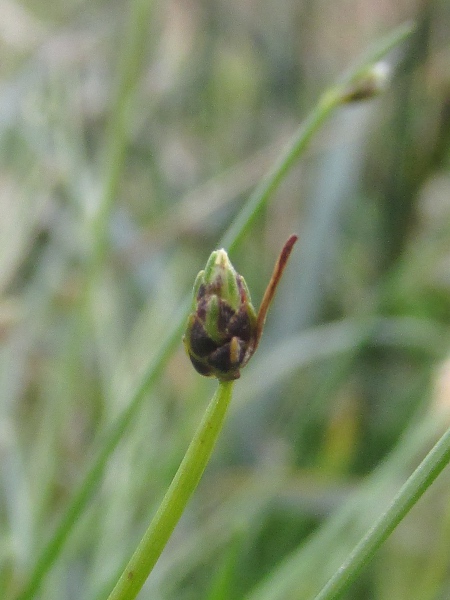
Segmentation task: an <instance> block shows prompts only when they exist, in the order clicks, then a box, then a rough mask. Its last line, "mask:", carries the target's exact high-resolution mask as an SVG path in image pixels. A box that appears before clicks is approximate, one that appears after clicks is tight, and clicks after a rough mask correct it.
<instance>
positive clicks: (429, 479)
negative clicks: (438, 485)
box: [314, 429, 450, 600]
mask: <svg viewBox="0 0 450 600" xmlns="http://www.w3.org/2000/svg"><path fill="white" fill-rule="evenodd" d="M449 462H450V429H449V430H447V432H446V433H445V434H444V435H443V436H442V437H441V438H440V440H439V441H438V442H437V443H436V444H435V446H434V447H433V448H432V450H431V451H430V452H429V453H428V454H427V456H426V457H425V458H424V460H423V461H422V462H421V463H420V465H419V466H418V467H417V469H416V470H415V471H414V473H413V474H412V475H411V476H410V477H409V479H408V480H407V481H406V483H405V484H404V485H403V487H402V488H401V489H400V491H399V492H398V494H397V496H396V497H395V498H394V500H393V501H392V503H391V504H390V506H389V507H388V509H387V510H386V511H385V513H384V514H383V515H381V517H380V518H379V519H378V520H377V521H376V522H375V524H374V525H373V526H372V527H371V528H370V529H369V531H368V532H367V533H366V535H365V536H364V537H363V538H362V540H361V541H360V542H359V543H358V544H357V545H356V546H355V548H354V549H353V551H352V552H351V553H350V555H349V556H348V558H347V560H346V561H345V562H344V563H343V564H342V565H341V567H340V568H339V569H338V571H336V573H335V574H334V575H333V576H332V577H331V579H329V581H328V583H327V584H326V585H325V587H324V588H322V590H321V591H320V592H319V594H318V595H317V596H316V597H315V599H314V600H335V599H336V598H338V597H339V596H340V595H341V594H342V593H343V592H344V591H345V590H346V589H347V588H348V587H349V585H350V584H351V583H352V582H353V581H354V580H355V579H356V577H357V575H358V573H359V572H360V571H361V569H362V568H363V567H364V565H365V564H366V563H367V562H368V561H369V560H370V559H371V558H372V556H373V555H374V553H375V552H376V550H377V549H378V548H379V547H380V546H381V544H383V542H384V541H385V540H386V539H387V538H388V537H389V535H390V534H391V533H392V532H393V531H394V529H395V528H396V527H397V525H398V524H399V523H400V521H401V520H402V519H403V518H404V516H405V515H406V514H407V513H408V512H409V510H410V509H411V508H412V507H413V506H414V504H415V503H416V502H417V501H418V500H419V498H420V497H421V496H422V495H423V493H424V492H425V491H426V490H427V489H428V488H429V487H430V485H431V484H432V483H433V481H434V480H435V479H436V477H437V476H438V475H439V474H440V473H441V471H442V470H443V469H444V468H445V467H446V466H447V465H448V463H449Z"/></svg>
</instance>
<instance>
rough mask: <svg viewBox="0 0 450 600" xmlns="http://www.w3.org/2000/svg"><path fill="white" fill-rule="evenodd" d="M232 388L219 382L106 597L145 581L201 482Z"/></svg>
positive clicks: (120, 596)
mask: <svg viewBox="0 0 450 600" xmlns="http://www.w3.org/2000/svg"><path fill="white" fill-rule="evenodd" d="M232 389H233V382H232V381H225V382H220V383H219V386H218V388H217V391H216V393H215V394H214V396H213V398H212V400H211V402H210V403H209V406H208V408H207V409H206V412H205V414H204V415H203V419H202V421H201V423H200V426H199V428H198V429H197V431H196V433H195V435H194V437H193V439H192V442H191V443H190V445H189V448H188V449H187V452H186V454H185V456H184V458H183V461H182V463H181V465H180V467H179V469H178V471H177V473H176V475H175V477H174V478H173V481H172V483H171V484H170V487H169V489H168V490H167V493H166V495H165V496H164V499H163V501H162V503H161V505H160V507H159V509H158V510H157V512H156V514H155V516H154V517H153V520H152V522H151V523H150V526H149V528H148V529H147V531H146V532H145V534H144V537H143V538H142V540H141V542H140V543H139V545H138V547H137V548H136V551H135V553H134V554H133V556H132V557H131V559H130V561H129V563H128V564H127V566H126V567H125V570H124V571H123V573H122V575H121V576H120V578H119V580H118V582H117V584H116V586H115V587H114V589H113V591H112V592H111V594H110V595H109V597H108V600H133V598H136V596H137V594H138V593H139V590H140V589H141V588H142V586H143V584H144V583H145V580H146V579H147V577H148V575H149V573H150V571H151V570H152V568H153V566H154V564H155V563H156V561H157V560H158V558H159V556H160V554H161V552H162V550H163V548H164V546H165V545H166V543H167V540H168V539H169V537H170V535H171V533H172V531H173V530H174V528H175V525H176V524H177V523H178V520H179V518H180V517H181V514H182V512H183V510H184V508H185V506H186V504H187V502H188V500H189V498H190V497H191V495H192V492H193V491H194V490H195V488H196V487H197V484H198V482H199V481H200V478H201V476H202V473H203V471H204V469H205V467H206V465H207V463H208V460H209V457H210V456H211V453H212V450H213V448H214V445H215V443H216V440H217V437H218V435H219V432H220V430H221V429H222V424H223V421H224V418H225V414H226V411H227V408H228V405H229V403H230V400H231V393H232Z"/></svg>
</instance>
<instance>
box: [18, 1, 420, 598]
mask: <svg viewBox="0 0 450 600" xmlns="http://www.w3.org/2000/svg"><path fill="white" fill-rule="evenodd" d="M137 1H138V6H139V7H142V6H143V4H142V3H143V1H144V0H137ZM136 10H137V9H136ZM138 12H139V11H138ZM411 31H412V28H411V26H409V25H402V26H400V27H399V28H398V29H396V30H395V31H394V32H392V33H391V34H390V35H389V36H388V37H386V38H384V39H383V40H381V42H380V43H379V45H378V46H377V47H376V48H375V49H374V50H373V51H372V52H371V53H369V54H368V56H367V57H366V59H365V60H363V61H362V63H361V64H360V65H358V66H357V67H356V68H355V69H353V70H352V71H350V72H349V74H348V75H347V77H345V78H344V83H343V84H340V85H339V86H333V87H332V88H330V90H328V91H327V92H325V94H324V95H323V96H322V99H321V100H320V101H319V103H318V105H317V106H316V107H315V108H313V110H312V113H311V114H310V116H309V117H308V118H307V119H306V121H305V123H304V125H303V126H302V127H300V129H299V130H298V132H297V133H296V134H295V135H294V137H293V139H292V141H291V142H290V144H288V147H287V149H286V151H285V152H284V153H283V155H282V157H281V158H280V160H278V161H277V162H276V164H275V165H274V167H273V168H272V169H271V171H270V172H269V174H268V175H267V177H266V178H265V179H264V180H263V183H262V184H261V185H260V186H258V187H257V188H256V189H255V191H254V193H253V194H252V195H251V196H250V198H249V199H248V201H247V202H246V203H245V205H244V207H243V208H242V210H241V211H240V213H239V214H238V215H237V217H236V219H235V220H234V221H233V222H232V223H231V225H230V227H229V228H228V230H227V232H226V233H225V235H224V237H223V239H222V241H221V242H220V244H218V247H220V246H224V247H226V248H228V249H234V248H235V247H236V246H237V244H238V243H239V241H240V240H241V239H242V237H243V236H244V235H245V234H246V232H247V231H248V229H249V228H250V226H251V224H252V223H253V222H254V220H255V219H256V218H257V216H258V215H259V214H260V212H261V210H262V209H263V208H264V206H265V205H266V204H267V202H268V200H269V198H270V194H271V193H272V192H273V191H275V189H276V188H277V186H278V185H279V183H280V182H281V180H282V178H283V177H284V176H285V175H286V174H287V172H288V170H289V168H290V167H292V166H293V164H294V162H295V159H298V158H299V157H300V156H301V154H302V151H303V150H304V149H305V148H306V147H307V144H308V142H309V140H310V139H311V137H312V135H313V134H314V133H315V132H316V131H317V130H318V129H319V127H320V126H321V125H322V124H323V122H324V121H325V119H326V118H327V117H329V116H330V115H331V113H332V112H333V109H334V108H336V107H337V106H338V105H339V103H340V99H339V95H338V93H337V92H338V91H340V93H343V92H345V90H346V88H347V86H348V85H349V84H350V83H352V82H354V81H356V80H357V79H358V77H360V76H362V75H363V74H364V72H365V71H366V70H367V69H368V68H369V67H370V65H372V64H374V63H376V62H377V61H379V60H380V59H381V58H383V56H385V54H387V52H389V51H390V50H392V48H394V47H395V46H396V45H398V44H399V43H400V42H401V41H403V40H404V39H405V38H406V37H407V36H408V35H409V34H410V33H411ZM125 64H126V61H124V68H125ZM133 68H134V67H133ZM124 87H125V86H124ZM119 95H120V94H119ZM119 104H121V105H122V103H121V102H120V103H119ZM122 106H123V105H122ZM117 136H118V137H117V148H116V146H115V143H113V142H111V144H112V145H111V153H112V155H114V156H116V158H115V159H114V160H113V161H112V163H111V165H116V166H114V167H113V166H111V171H110V174H109V176H108V177H107V178H106V181H107V185H106V187H105V192H104V198H103V202H102V205H101V208H100V212H99V213H98V216H97V220H96V223H95V227H98V228H99V229H98V235H99V236H100V237H99V240H98V246H97V251H96V257H97V258H96V260H95V263H96V264H99V263H100V262H101V256H102V253H103V249H104V239H103V238H102V235H104V227H105V223H106V218H107V215H108V214H109V211H110V209H111V202H112V198H113V196H114V193H113V192H114V189H115V186H116V185H117V181H116V177H117V165H118V164H119V162H120V160H119V159H120V157H121V156H122V155H121V153H120V152H119V147H120V144H119V142H118V140H119V137H120V136H119V134H117ZM112 139H114V138H112ZM120 139H122V138H121V137H120ZM116 152H117V155H116ZM116 161H117V162H116ZM108 182H109V183H108ZM189 296H190V295H189ZM190 301H191V300H190V297H189V299H187V300H186V304H185V308H184V309H183V310H182V311H181V313H180V317H179V318H177V317H175V319H174V324H173V329H172V331H171V333H170V334H168V336H167V338H166V339H165V341H164V342H163V345H162V348H161V351H160V353H159V354H158V357H157V359H156V360H155V361H154V362H152V363H151V364H150V365H149V367H148V369H147V372H146V373H144V375H143V377H142V379H141V380H140V381H139V382H138V384H137V387H136V389H135V390H134V392H133V393H132V394H131V397H130V399H129V402H128V404H127V408H126V409H125V410H124V411H123V413H122V414H121V415H119V417H118V419H117V421H116V422H115V423H114V424H113V426H112V428H111V430H110V431H109V433H108V434H107V435H106V437H105V440H104V446H103V448H102V450H100V452H98V454H97V455H96V456H95V457H94V458H93V460H92V464H91V465H90V467H89V469H88V470H87V472H86V474H85V475H84V477H83V478H82V480H81V481H80V484H79V488H78V491H77V492H76V493H75V496H74V498H73V499H72V500H71V502H70V504H69V506H68V507H67V508H66V511H65V513H64V515H63V517H62V519H61V521H60V523H59V525H58V527H57V529H56V531H55V532H54V533H53V535H52V536H51V537H50V539H49V541H48V542H47V544H46V545H44V547H43V549H42V550H41V551H40V553H39V554H38V557H37V560H36V563H35V566H34V568H33V570H32V572H31V575H30V577H29V578H28V579H27V580H26V581H25V583H24V587H23V588H22V591H21V592H20V594H19V595H18V596H17V597H16V598H17V600H31V598H33V596H34V594H35V592H36V590H37V589H38V587H39V586H40V584H41V582H42V580H43V579H44V577H45V575H46V574H47V572H48V571H49V570H50V568H51V566H52V565H53V563H54V562H55V560H56V558H57V556H58V555H59V553H60V551H61V549H62V547H63V545H64V543H65V542H66V540H67V538H68V536H69V534H70V533H71V531H72V530H73V528H74V526H75V523H76V522H77V520H78V518H79V517H80V515H81V514H82V513H83V510H84V509H85V507H86V505H87V504H88V502H89V500H90V499H91V498H92V496H93V494H94V491H95V489H96V487H97V485H98V483H99V480H100V477H101V474H102V472H103V469H104V468H105V465H106V463H107V461H108V458H109V457H110V456H111V454H112V453H113V452H114V450H115V448H116V446H117V444H118V443H119V441H120V440H121V439H122V437H123V435H124V433H125V431H126V430H127V428H128V426H129V424H130V423H131V421H132V417H133V416H134V415H135V414H136V413H137V412H138V410H139V408H140V406H141V404H142V401H143V399H144V398H145V395H146V393H147V392H148V390H149V388H150V386H151V384H152V383H153V382H154V381H155V380H156V379H157V377H158V376H159V374H160V373H161V371H162V369H163V367H164V364H165V363H166V362H167V360H168V358H169V356H170V355H171V353H172V351H173V350H174V348H175V347H176V345H177V344H178V343H179V339H180V337H181V332H182V330H183V328H184V325H185V322H186V319H187V315H188V306H190Z"/></svg>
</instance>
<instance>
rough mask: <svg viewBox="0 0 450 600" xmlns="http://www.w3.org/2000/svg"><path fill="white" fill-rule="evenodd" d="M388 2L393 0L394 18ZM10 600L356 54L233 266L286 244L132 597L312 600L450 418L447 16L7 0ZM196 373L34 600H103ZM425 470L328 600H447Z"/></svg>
mask: <svg viewBox="0 0 450 600" xmlns="http://www.w3.org/2000/svg"><path fill="white" fill-rule="evenodd" d="M394 4H395V5H394ZM0 15H1V19H0V21H1V22H0V49H1V62H0V161H1V163H0V164H1V171H0V207H1V209H0V210H1V212H0V214H1V219H0V288H1V296H0V341H1V353H0V381H1V387H0V390H1V392H0V597H1V598H2V599H5V600H13V599H14V598H16V597H17V593H18V592H19V590H20V589H21V588H22V585H23V584H24V582H25V581H26V580H27V577H28V575H29V573H30V572H31V570H32V569H33V566H34V564H35V561H36V558H37V557H38V555H39V551H40V550H42V548H43V546H44V544H45V542H46V541H47V540H48V539H49V538H50V536H51V534H52V532H53V531H54V530H55V527H56V526H57V524H58V523H59V521H60V518H61V515H62V514H63V511H64V509H65V507H67V506H68V504H69V502H70V501H71V499H72V498H73V496H74V494H75V492H76V490H77V489H78V486H79V484H80V482H81V480H82V477H83V473H85V472H86V468H87V466H88V465H89V464H90V461H91V460H92V456H95V453H96V452H97V451H98V449H99V448H102V440H103V435H104V432H105V431H107V430H108V427H109V426H110V425H111V424H112V423H114V421H115V419H116V418H117V416H118V415H119V414H120V413H121V411H122V410H123V409H124V408H125V407H126V405H127V403H128V402H129V400H130V395H131V394H132V390H133V389H134V386H135V385H136V383H137V382H138V381H139V378H140V377H141V375H142V373H143V372H144V371H145V370H146V368H147V367H148V365H149V364H150V363H151V361H152V358H153V357H154V356H155V355H157V353H158V351H159V350H160V348H161V344H162V343H163V341H164V339H165V336H166V335H167V332H168V330H169V328H170V324H171V323H172V322H173V320H174V318H175V317H174V315H175V314H177V310H178V309H179V307H180V306H182V305H183V302H184V299H185V298H186V296H187V295H188V294H189V293H190V290H191V286H192V284H193V281H194V278H195V275H196V274H197V272H198V271H199V270H200V268H202V267H203V265H204V263H205V261H206V258H207V257H208V255H209V253H210V252H211V250H213V249H214V248H215V247H216V245H217V243H218V240H219V239H220V236H221V235H222V233H223V232H224V231H225V230H226V228H227V226H228V225H229V223H230V222H231V221H232V219H233V217H234V216H235V215H236V214H237V213H238V211H239V210H240V208H241V207H242V206H243V205H244V203H245V201H246V199H247V198H248V195H249V193H250V192H251V190H252V189H253V188H254V186H255V185H256V184H257V183H258V181H260V179H261V178H262V177H263V176H264V174H265V173H266V172H267V170H268V169H269V168H270V166H271V165H272V163H273V162H274V160H275V159H276V158H277V156H278V155H279V153H280V151H281V149H282V148H283V147H284V145H285V143H286V141H287V140H288V139H289V137H290V136H291V135H292V133H293V132H294V131H295V129H296V128H297V127H298V124H299V123H300V122H301V121H302V119H303V118H304V117H305V115H306V114H307V113H308V111H309V110H311V108H312V107H313V106H314V104H315V102H316V101H317V98H318V96H319V94H320V93H321V92H322V91H323V90H324V89H325V88H326V87H327V86H329V85H331V84H332V82H333V81H335V80H336V79H337V78H338V77H339V75H340V74H341V73H342V72H343V71H344V70H345V69H346V68H347V67H348V66H349V64H351V63H352V62H354V61H355V60H356V59H357V58H358V57H360V56H361V55H362V54H363V53H364V51H365V50H366V48H367V47H368V46H369V45H370V43H371V42H374V41H376V40H377V39H379V38H380V37H381V36H382V35H384V34H386V33H387V32H389V31H390V30H391V29H393V28H394V27H395V26H396V25H398V24H400V23H402V22H404V21H405V20H410V19H412V20H415V21H416V22H417V25H418V27H417V30H416V33H415V34H414V36H413V37H412V38H411V39H410V40H409V42H408V43H407V44H404V45H403V46H402V47H401V48H399V49H398V50H397V51H395V52H393V53H392V54H391V55H390V56H389V57H388V62H389V63H390V64H391V65H392V68H393V78H392V79H393V81H392V85H391V86H390V88H389V89H388V91H387V92H386V93H384V94H383V95H382V96H380V97H379V98H376V99H374V100H370V101H366V102H361V103H355V104H352V105H348V106H346V107H343V108H342V109H340V110H339V111H337V112H336V113H335V114H334V116H333V118H332V119H331V120H330V121H328V122H327V123H326V125H325V126H324V127H323V128H322V129H321V130H320V132H319V134H318V135H316V136H315V137H314V139H313V142H312V144H311V145H310V146H309V148H308V150H307V152H306V154H305V155H304V156H303V157H302V160H301V161H299V163H298V164H297V165H296V166H295V167H294V169H293V170H292V171H291V172H290V174H289V176H288V177H287V178H286V179H285V180H284V181H283V184H282V186H281V187H280V189H279V190H278V191H277V193H276V194H275V195H274V197H273V198H272V199H271V202H270V203H269V205H268V206H267V208H266V209H265V211H264V213H263V214H262V215H261V216H259V217H258V219H257V221H256V223H255V224H254V225H253V227H252V230H251V233H250V234H249V235H247V236H246V237H245V238H244V239H243V240H242V242H241V243H240V244H239V246H238V248H237V249H236V250H235V251H234V252H233V253H232V256H231V259H232V261H233V263H234V265H235V266H236V268H237V269H238V271H239V272H240V273H242V274H243V275H244V276H245V278H246V280H247V283H248V285H249V287H250V290H251V291H252V296H253V300H254V303H255V305H258V304H259V301H260V300H261V297H262V294H263V291H264V288H265V286H266V284H267V281H268V279H269V276H270V273H271V270H272V266H273V263H274V261H275V259H276V256H277V254H278V252H279V250H280V248H281V246H282V244H283V243H284V241H285V240H286V239H287V237H288V235H289V234H291V233H293V232H296V233H298V234H299V236H300V241H299V242H298V244H297V247H296V248H295V251H294V253H293V255H292V259H291V262H290V264H289V266H288V269H287V271H286V274H285V277H284V279H283V281H282V284H281V286H280V289H279V292H278V294H277V297H276V299H275V302H274V305H273V307H272V309H271V312H270V313H269V318H268V323H267V327H266V330H265V333H264V337H263V340H262V343H261V346H260V349H259V350H258V352H257V354H256V355H255V357H254V358H253V359H252V362H251V363H250V365H249V366H248V367H247V368H246V369H245V370H244V372H243V374H242V378H241V380H240V381H238V382H237V384H236V386H235V397H234V399H233V403H232V407H231V411H230V414H229V415H228V419H227V422H226V426H225V430H224V431H223V432H222V435H221V437H220V440H219V443H218V446H217V448H216V451H215V453H214V456H213V459H212V462H211V464H210V465H209V467H208V469H207V471H206V473H205V475H204V478H203V480H202V482H201V484H200V487H199V488H198V490H197V492H196V493H195V495H194V498H193V499H192V501H191V502H190V504H189V506H188V510H187V512H186V513H185V515H184V516H183V518H182V520H181V522H180V524H179V526H178V527H177V529H176V531H175V533H174V535H173V537H172V539H171V540H170V542H169V545H168V547H167V548H166V550H165V551H164V553H163V555H162V557H161V559H160V561H159V562H158V564H157V566H156V568H155V570H154V572H153V573H152V575H151V576H150V578H149V580H148V582H147V584H146V586H145V588H144V589H143V591H142V592H141V595H140V596H139V598H142V599H144V598H148V599H150V598H151V599H152V600H159V599H161V600H172V599H176V600H194V599H205V600H240V599H244V598H245V599H246V600H308V599H310V598H313V596H314V594H315V593H317V591H318V590H319V589H320V588H321V586H322V585H323V584H324V583H325V581H326V580H327V578H328V577H329V576H330V575H331V574H332V573H333V572H334V570H335V569H336V568H337V567H338V566H339V565H340V563H341V562H342V560H343V559H344V558H345V557H346V555H347V553H348V552H349V550H350V549H351V548H352V547H353V545H354V544H355V542H356V541H358V539H359V538H360V537H361V535H362V534H363V533H364V532H365V531H366V529H367V528H368V527H369V526H370V524H371V523H372V522H373V520H374V519H375V518H376V516H377V515H378V514H379V513H380V512H381V510H382V509H383V507H384V506H386V504H387V502H389V500H390V499H391V498H392V497H393V495H394V494H395V492H396V491H397V489H398V488H399V487H400V485H401V484H402V483H403V481H404V480H405V478H406V477H407V476H408V474H409V473H410V472H411V471H412V469H413V468H414V467H415V466H416V465H417V464H418V461H419V460H420V459H421V457H423V456H424V454H425V452H426V451H427V450H428V448H429V447H430V446H431V444H432V443H433V441H434V440H435V439H437V436H438V435H439V433H440V432H442V430H443V428H444V427H446V426H447V425H448V424H450V412H449V408H450V362H448V361H446V357H447V353H448V347H449V339H450V338H449V333H450V329H449V328H450V171H449V165H450V44H449V31H450V3H448V2H447V1H445V0H441V1H435V2H413V1H412V0H404V1H402V2H398V3H392V2H386V1H380V2H376V3H375V2H369V1H367V0H366V1H362V0H359V1H358V0H355V1H354V2H348V1H344V0H337V1H336V2H326V1H325V0H316V1H308V0H303V1H297V2H296V1H294V0H277V2H273V1H269V0H264V1H261V2H251V1H244V2H238V1H235V0H232V1H231V2H230V1H225V0H178V1H177V0H169V1H168V2H158V1H157V0H153V1H151V0H146V1H144V0H131V1H129V2H119V1H115V2H114V1H110V2H105V1H102V0H91V1H90V2H85V1H84V0H65V1H62V0H61V1H60V2H48V1H42V0H41V1H40V2H38V1H36V0H28V1H27V2H22V3H18V2H16V1H15V0H0ZM215 386H216V384H215V382H214V381H212V380H209V379H204V378H202V377H200V376H199V375H198V374H197V373H195V372H194V370H193V369H192V367H191V366H190V363H189V360H188V359H187V357H186V356H185V354H184V350H183V348H182V344H181V340H180V344H179V345H178V347H177V349H176V351H175V352H174V353H172V355H171V357H170V360H169V361H168V363H167V365H166V367H165V368H164V370H163V373H162V375H161V376H160V377H159V378H157V379H156V381H155V382H154V383H153V385H151V386H148V391H147V394H146V398H145V402H144V403H143V406H142V407H141V409H140V411H139V413H138V415H137V417H136V418H135V419H134V420H133V421H132V423H131V426H130V427H129V428H128V429H127V430H126V432H125V433H124V435H123V439H122V441H121V443H120V445H119V446H118V448H117V450H116V451H115V452H114V454H113V455H112V457H111V458H110V460H109V462H108V466H107V468H106V471H105V473H104V475H103V476H102V477H101V481H100V482H99V483H100V485H99V486H98V489H97V491H96V493H95V495H94V497H93V499H92V501H91V502H89V505H88V509H87V510H86V511H84V514H83V517H82V518H81V519H80V520H79V521H78V522H77V524H76V526H75V527H74V530H73V532H72V534H71V535H70V536H69V538H68V541H67V543H66V544H65V545H64V547H63V549H62V551H61V553H60V554H59V556H58V559H57V561H56V563H55V565H54V566H53V568H52V569H51V570H50V572H49V574H48V576H47V577H46V578H45V579H44V581H43V583H42V586H41V588H40V591H39V593H37V594H36V598H42V599H44V598H45V600H53V599H55V600H56V599H58V600H63V599H64V600H65V599H74V600H75V599H81V598H83V599H89V600H91V599H92V600H97V599H98V600H100V599H102V598H105V597H106V596H107V593H108V591H109V590H110V588H111V585H112V583H113V581H114V578H115V577H116V576H117V574H118V573H119V572H120V569H121V567H122V566H123V565H124V562H125V561H126V560H127V559H128V557H129V555H130V553H131V551H132V550H133V549H134V547H135V545H136V544H137V542H138V540H139V539H140V536H141V535H142V533H143V531H144V530H145V527H146V525H147V523H148V522H149V520H150V518H151V516H152V515H153V513H154V511H155V509H156V507H157V506H158V503H159V502H160V500H161V498H162V496H163V494H164V491H165V490H166V488H167V486H168V485H169V483H170V480H171V478H172V476H173V474H174V472H175V470H176V468H177V467H178V464H179V462H180V460H181V458H182V456H183V454H184V451H185V449H186V447H187V445H188V443H189V440H190V438H191V436H192V434H193V432H194V430H195V427H196V425H197V423H198V422H199V421H200V418H201V415H202V412H203V410H204V408H205V406H206V405H207V402H208V400H209V398H210V396H211V395H212V393H213V391H214V389H215ZM449 482H450V477H449V474H448V473H446V472H444V474H443V475H442V476H441V478H440V479H438V481H437V482H436V484H435V485H434V486H433V488H432V489H431V490H429V491H428V492H427V494H426V495H425V497H424V498H423V499H422V500H421V501H420V502H419V504H418V505H417V506H416V507H415V508H414V509H413V510H412V512H411V513H410V515H408V517H407V518H406V519H405V520H404V521H403V522H402V524H401V525H400V527H399V528H398V529H397V530H396V532H395V533H394V535H393V536H392V537H391V538H390V539H389V540H388V543H386V544H385V546H384V547H383V548H382V550H381V551H379V552H378V553H377V555H376V557H375V558H374V560H373V561H372V562H371V563H370V565H368V566H367V567H366V568H365V570H364V571H363V573H362V574H361V576H360V578H359V579H358V581H357V582H356V583H355V584H354V585H353V586H352V587H351V589H350V590H349V591H348V592H347V594H346V595H345V598H346V600H392V599H400V600H401V599H408V600H440V599H442V600H444V599H447V598H449V597H450V552H449V548H450V504H449V500H450V494H449V492H448V484H449Z"/></svg>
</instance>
